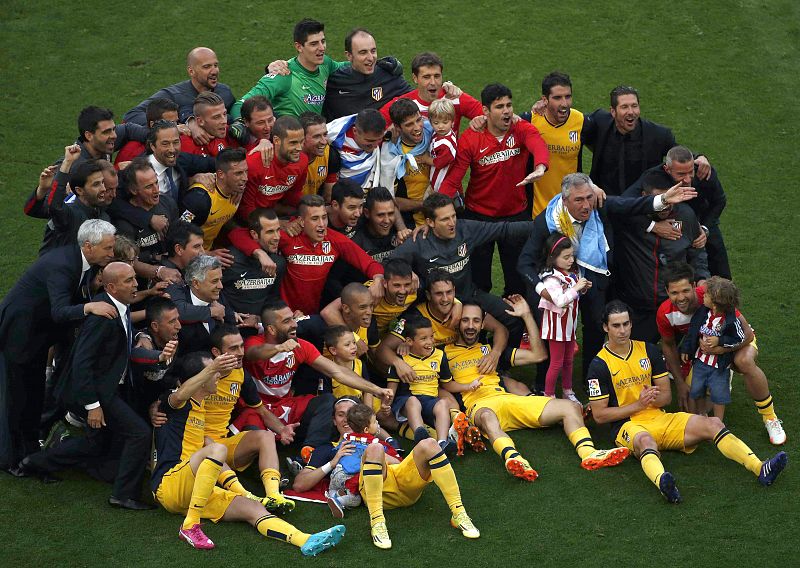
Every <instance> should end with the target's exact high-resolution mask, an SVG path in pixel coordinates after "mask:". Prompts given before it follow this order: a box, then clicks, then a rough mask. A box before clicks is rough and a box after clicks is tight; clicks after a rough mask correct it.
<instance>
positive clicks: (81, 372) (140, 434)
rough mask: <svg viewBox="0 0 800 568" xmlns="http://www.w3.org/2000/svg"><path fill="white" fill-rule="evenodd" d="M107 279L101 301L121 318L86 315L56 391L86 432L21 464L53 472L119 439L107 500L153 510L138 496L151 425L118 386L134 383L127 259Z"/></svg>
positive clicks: (131, 275) (132, 291) (132, 289)
mask: <svg viewBox="0 0 800 568" xmlns="http://www.w3.org/2000/svg"><path fill="white" fill-rule="evenodd" d="M103 284H104V286H105V292H101V293H100V294H98V296H97V298H98V301H100V302H104V303H106V304H107V305H108V306H109V308H111V309H113V310H114V311H115V312H116V314H117V317H115V318H106V317H103V316H96V315H90V316H89V317H87V318H86V321H85V322H84V323H83V325H82V326H81V329H80V332H79V334H78V338H77V339H76V340H75V345H74V347H73V349H72V352H71V353H70V361H69V365H68V367H67V369H66V372H65V376H64V377H63V379H62V380H61V382H60V383H59V386H58V391H57V394H58V397H59V399H60V400H61V402H62V403H63V404H64V405H65V406H66V407H67V408H68V409H69V410H70V411H71V412H73V413H75V414H77V415H79V416H81V417H82V418H85V419H86V422H87V424H88V425H89V430H88V432H87V433H86V436H84V437H76V438H70V439H68V440H66V441H65V442H63V443H61V444H58V445H56V446H53V447H51V448H48V449H46V450H42V451H40V452H37V453H35V454H31V455H30V456H28V457H26V458H25V459H23V460H22V462H20V464H19V468H20V469H21V470H22V471H23V472H25V473H32V474H37V473H39V474H49V473H52V472H55V471H58V470H61V469H64V468H67V467H70V466H74V465H77V464H80V463H83V462H84V461H85V460H87V459H90V458H94V457H101V456H104V455H106V454H107V453H108V451H109V449H110V446H111V442H112V441H114V440H115V439H118V440H121V441H122V450H121V453H120V458H119V469H118V471H117V475H116V478H115V479H114V486H113V489H112V492H111V497H110V498H109V503H110V504H111V505H112V506H115V507H123V508H126V509H135V510H141V509H151V508H153V507H152V506H151V505H147V504H145V503H142V502H140V501H138V500H137V498H138V496H139V493H140V491H141V483H142V477H143V475H144V473H145V463H146V461H147V455H148V452H149V449H150V428H149V426H148V425H147V423H146V422H145V421H144V420H142V418H141V417H140V416H138V415H137V414H136V412H134V410H133V409H131V407H130V406H128V404H127V403H126V402H125V401H124V400H123V398H122V397H121V396H120V388H130V386H131V371H130V353H131V349H132V345H133V326H132V324H131V317H130V304H131V303H133V302H134V300H135V298H136V289H137V285H136V273H135V272H134V271H133V268H132V267H131V266H130V265H128V264H126V263H123V262H112V263H110V264H109V265H108V266H106V268H105V269H104V270H103Z"/></svg>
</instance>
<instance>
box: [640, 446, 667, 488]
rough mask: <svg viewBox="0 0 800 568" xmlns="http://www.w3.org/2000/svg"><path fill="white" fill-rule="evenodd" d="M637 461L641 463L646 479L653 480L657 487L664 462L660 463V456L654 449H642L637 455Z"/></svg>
mask: <svg viewBox="0 0 800 568" xmlns="http://www.w3.org/2000/svg"><path fill="white" fill-rule="evenodd" d="M639 462H640V463H641V464H642V469H643V470H644V474H645V475H646V476H647V479H649V480H650V481H652V482H653V484H654V485H655V486H656V487H658V481H659V479H661V474H662V473H664V464H662V463H661V458H660V457H659V455H658V452H657V451H656V450H649V449H648V450H643V451H642V454H641V455H640V456H639Z"/></svg>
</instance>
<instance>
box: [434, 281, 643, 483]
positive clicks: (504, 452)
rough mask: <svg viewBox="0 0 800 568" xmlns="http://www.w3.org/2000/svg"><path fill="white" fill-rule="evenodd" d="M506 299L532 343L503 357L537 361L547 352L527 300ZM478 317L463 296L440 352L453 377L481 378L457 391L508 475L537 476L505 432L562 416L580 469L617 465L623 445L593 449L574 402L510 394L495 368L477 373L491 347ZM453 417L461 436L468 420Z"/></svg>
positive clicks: (521, 362) (548, 422)
mask: <svg viewBox="0 0 800 568" xmlns="http://www.w3.org/2000/svg"><path fill="white" fill-rule="evenodd" d="M506 303H507V304H508V305H509V309H508V310H506V311H507V312H508V313H509V314H511V315H512V316H515V317H518V318H520V319H522V321H523V322H525V327H526V329H527V332H528V337H530V341H531V348H530V350H528V349H506V350H505V352H504V353H503V359H504V360H505V362H506V364H507V365H509V366H519V365H530V364H534V363H539V362H541V361H542V360H544V359H545V358H546V356H547V355H546V353H545V349H544V344H543V343H542V341H541V339H539V337H540V335H539V329H538V328H537V326H536V322H535V321H534V320H533V316H532V315H531V310H530V307H529V306H528V303H527V302H526V301H525V299H524V298H523V297H522V296H520V295H516V294H515V295H513V296H511V297H510V298H509V299H507V300H506ZM483 317H484V316H483V310H482V309H481V307H480V306H479V305H477V304H476V303H474V302H472V301H470V300H467V301H464V303H463V308H462V310H461V320H460V322H459V325H458V339H456V341H455V343H453V344H452V345H448V346H447V347H445V354H446V355H447V359H448V361H449V362H450V371H451V372H452V373H453V380H455V381H456V382H458V383H461V384H469V383H472V382H473V381H474V380H475V379H478V378H479V379H480V382H481V385H480V386H479V387H478V388H477V389H476V390H471V391H466V392H464V393H462V397H463V399H464V406H465V407H466V409H467V416H468V418H469V422H471V423H472V424H474V425H475V426H477V427H478V428H479V429H480V431H481V433H482V434H483V435H484V436H486V437H487V438H488V439H489V442H490V443H491V445H492V448H493V449H494V451H495V452H497V454H498V455H499V456H500V457H501V458H503V461H504V462H505V466H506V470H508V472H509V473H510V474H511V475H513V476H515V477H519V478H521V479H524V480H526V481H533V480H535V479H536V478H537V477H538V476H539V474H538V473H537V472H536V470H534V469H533V468H532V467H531V465H530V463H528V461H527V460H526V459H525V458H523V457H522V456H521V455H520V453H519V452H518V451H517V449H516V447H515V446H514V441H513V440H512V439H511V438H510V437H509V436H508V434H506V432H507V431H510V430H521V429H523V428H544V427H547V426H554V425H556V424H558V423H559V422H563V424H564V433H565V434H566V435H567V437H568V438H569V441H570V442H572V445H573V446H575V450H576V451H577V452H578V455H579V456H580V458H581V467H583V468H584V469H589V470H592V469H598V468H601V467H607V466H612V465H617V464H619V463H620V462H621V461H623V460H624V459H625V458H626V457H628V450H627V449H626V448H615V449H613V450H596V449H595V447H594V442H593V441H592V436H591V434H589V430H587V428H586V426H585V425H584V423H583V417H582V415H581V409H580V407H578V405H576V404H574V403H572V402H570V401H569V400H563V399H553V398H549V397H546V396H520V395H515V394H511V393H508V392H506V391H505V389H503V388H502V387H501V386H500V378H499V377H498V375H497V373H496V372H492V373H486V374H482V373H481V372H480V370H479V368H478V367H479V365H480V363H481V360H482V359H483V357H484V355H485V354H486V353H488V352H489V349H490V347H489V346H488V345H484V344H482V343H480V341H479V339H478V338H479V335H480V331H481V329H482V327H483ZM455 423H456V429H457V430H458V432H459V438H463V437H464V435H465V434H466V433H467V430H468V425H469V424H468V423H466V422H465V421H461V420H456V421H455ZM459 445H463V441H461V440H459Z"/></svg>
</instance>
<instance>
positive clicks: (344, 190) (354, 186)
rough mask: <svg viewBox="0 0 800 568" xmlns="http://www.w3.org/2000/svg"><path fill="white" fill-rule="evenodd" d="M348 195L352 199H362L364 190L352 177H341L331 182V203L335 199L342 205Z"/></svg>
mask: <svg viewBox="0 0 800 568" xmlns="http://www.w3.org/2000/svg"><path fill="white" fill-rule="evenodd" d="M348 197H352V198H354V199H364V190H363V189H362V187H361V186H360V185H359V184H358V183H357V182H355V181H353V180H352V179H349V178H342V179H340V180H339V181H337V182H336V183H335V184H333V189H332V190H331V203H332V202H334V201H335V202H336V203H338V204H339V205H342V204H343V203H344V200H345V199H347V198H348Z"/></svg>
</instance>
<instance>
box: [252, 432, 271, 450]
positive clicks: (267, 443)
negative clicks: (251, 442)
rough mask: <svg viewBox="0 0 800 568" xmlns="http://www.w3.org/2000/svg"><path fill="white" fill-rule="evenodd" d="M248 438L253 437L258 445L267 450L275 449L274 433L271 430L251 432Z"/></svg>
mask: <svg viewBox="0 0 800 568" xmlns="http://www.w3.org/2000/svg"><path fill="white" fill-rule="evenodd" d="M247 435H248V436H255V438H256V441H257V442H258V445H259V446H261V447H265V448H268V449H274V448H275V433H274V432H272V431H271V430H252V431H250V432H249V433H248V434H247Z"/></svg>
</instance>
